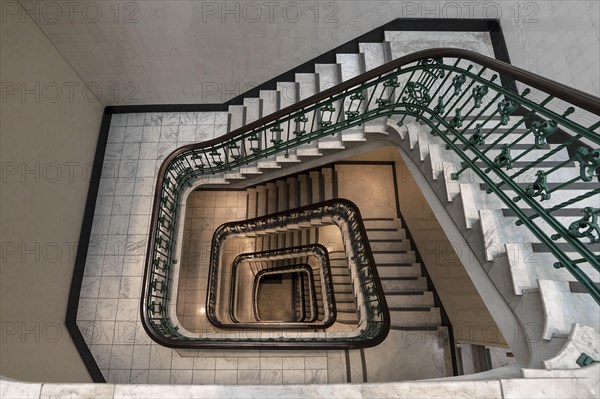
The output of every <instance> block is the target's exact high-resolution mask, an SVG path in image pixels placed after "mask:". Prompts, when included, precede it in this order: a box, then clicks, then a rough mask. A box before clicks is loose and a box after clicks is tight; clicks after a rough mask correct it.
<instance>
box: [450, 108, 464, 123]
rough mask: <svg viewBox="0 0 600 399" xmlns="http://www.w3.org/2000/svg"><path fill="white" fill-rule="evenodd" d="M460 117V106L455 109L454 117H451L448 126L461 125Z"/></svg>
mask: <svg viewBox="0 0 600 399" xmlns="http://www.w3.org/2000/svg"><path fill="white" fill-rule="evenodd" d="M462 124H463V123H462V118H461V117H460V108H457V109H456V114H455V116H454V118H452V120H451V121H450V126H451V127H454V128H456V127H462Z"/></svg>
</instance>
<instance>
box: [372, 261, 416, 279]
mask: <svg viewBox="0 0 600 399" xmlns="http://www.w3.org/2000/svg"><path fill="white" fill-rule="evenodd" d="M377 273H378V274H379V277H387V278H394V277H413V276H421V275H422V274H423V271H422V270H421V264H420V263H413V264H411V265H410V266H382V265H381V264H379V263H377Z"/></svg>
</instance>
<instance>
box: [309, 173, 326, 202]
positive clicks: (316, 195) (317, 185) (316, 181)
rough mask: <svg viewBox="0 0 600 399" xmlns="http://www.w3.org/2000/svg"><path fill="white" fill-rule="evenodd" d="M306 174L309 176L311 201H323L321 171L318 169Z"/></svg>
mask: <svg viewBox="0 0 600 399" xmlns="http://www.w3.org/2000/svg"><path fill="white" fill-rule="evenodd" d="M308 175H309V177H310V186H311V194H312V195H311V198H312V203H313V204H314V203H317V202H321V201H323V192H322V191H323V190H322V184H321V178H322V177H321V172H320V171H311V172H309V173H308Z"/></svg>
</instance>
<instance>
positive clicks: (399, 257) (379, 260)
mask: <svg viewBox="0 0 600 399" xmlns="http://www.w3.org/2000/svg"><path fill="white" fill-rule="evenodd" d="M373 258H375V263H376V264H397V263H406V262H411V263H412V262H415V261H416V256H415V253H414V252H409V253H401V252H375V251H373Z"/></svg>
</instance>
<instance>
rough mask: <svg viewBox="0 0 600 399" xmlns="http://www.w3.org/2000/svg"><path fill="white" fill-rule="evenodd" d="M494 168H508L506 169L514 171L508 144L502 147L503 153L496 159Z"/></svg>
mask: <svg viewBox="0 0 600 399" xmlns="http://www.w3.org/2000/svg"><path fill="white" fill-rule="evenodd" d="M494 166H496V167H497V168H504V167H506V169H512V167H513V160H512V157H511V155H510V147H509V146H508V144H504V146H502V151H501V152H500V154H499V155H498V156H497V157H496V158H494Z"/></svg>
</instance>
